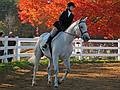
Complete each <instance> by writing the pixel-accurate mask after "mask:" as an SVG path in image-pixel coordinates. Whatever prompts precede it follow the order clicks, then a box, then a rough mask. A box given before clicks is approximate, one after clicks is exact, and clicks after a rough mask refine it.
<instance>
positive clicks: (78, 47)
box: [0, 36, 120, 61]
mask: <svg viewBox="0 0 120 90" xmlns="http://www.w3.org/2000/svg"><path fill="white" fill-rule="evenodd" d="M8 41H16V46H8ZM37 41H38V38H18V37H16V38H8V37H7V36H6V37H4V38H0V42H3V44H4V47H0V50H4V55H3V56H0V59H3V60H5V61H7V58H9V57H13V58H14V59H15V60H20V57H31V56H32V55H33V53H21V50H22V49H34V48H35V43H36V42H37ZM82 42H83V41H82V40H81V39H75V40H74V42H73V44H74V45H73V46H74V50H73V53H72V56H79V57H82V56H117V57H118V60H120V39H118V40H90V41H89V43H92V44H93V43H106V45H107V44H108V43H116V45H117V46H84V45H83V44H82ZM25 43H29V44H27V45H22V44H25ZM30 43H32V44H30ZM8 49H14V51H15V53H14V54H13V55H8ZM83 50H98V51H100V50H116V51H117V53H108V54H106V53H100V52H97V53H94V54H91V53H83Z"/></svg>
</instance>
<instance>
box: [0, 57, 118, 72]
mask: <svg viewBox="0 0 120 90" xmlns="http://www.w3.org/2000/svg"><path fill="white" fill-rule="evenodd" d="M48 62H49V60H48V59H45V60H41V61H40V65H48ZM61 62H62V61H61V60H59V63H61ZM70 62H71V64H82V63H120V61H117V60H79V59H78V58H75V57H71V58H70ZM31 66H33V64H32V63H30V62H28V61H27V60H21V61H17V62H12V63H2V64H0V72H3V71H8V70H10V71H15V70H16V69H19V68H21V69H24V68H29V67H31Z"/></svg>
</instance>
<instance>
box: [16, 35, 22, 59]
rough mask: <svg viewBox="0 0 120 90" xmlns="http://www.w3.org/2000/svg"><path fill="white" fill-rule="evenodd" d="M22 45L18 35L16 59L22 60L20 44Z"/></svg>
mask: <svg viewBox="0 0 120 90" xmlns="http://www.w3.org/2000/svg"><path fill="white" fill-rule="evenodd" d="M20 45H21V43H20V41H19V37H18V36H17V37H16V60H18V61H19V60H20V49H19V46H20Z"/></svg>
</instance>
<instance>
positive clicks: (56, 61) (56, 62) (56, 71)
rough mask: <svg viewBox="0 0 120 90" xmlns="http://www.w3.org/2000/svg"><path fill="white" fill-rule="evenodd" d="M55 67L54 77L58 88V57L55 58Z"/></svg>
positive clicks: (55, 85)
mask: <svg viewBox="0 0 120 90" xmlns="http://www.w3.org/2000/svg"><path fill="white" fill-rule="evenodd" d="M53 55H54V54H53ZM53 65H54V77H55V79H54V87H55V88H58V72H59V68H58V57H57V55H54V56H53Z"/></svg>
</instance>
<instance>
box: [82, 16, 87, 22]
mask: <svg viewBox="0 0 120 90" xmlns="http://www.w3.org/2000/svg"><path fill="white" fill-rule="evenodd" d="M87 19H88V17H83V18H81V20H80V21H85V22H86V20H87Z"/></svg>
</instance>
